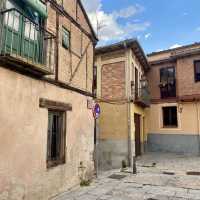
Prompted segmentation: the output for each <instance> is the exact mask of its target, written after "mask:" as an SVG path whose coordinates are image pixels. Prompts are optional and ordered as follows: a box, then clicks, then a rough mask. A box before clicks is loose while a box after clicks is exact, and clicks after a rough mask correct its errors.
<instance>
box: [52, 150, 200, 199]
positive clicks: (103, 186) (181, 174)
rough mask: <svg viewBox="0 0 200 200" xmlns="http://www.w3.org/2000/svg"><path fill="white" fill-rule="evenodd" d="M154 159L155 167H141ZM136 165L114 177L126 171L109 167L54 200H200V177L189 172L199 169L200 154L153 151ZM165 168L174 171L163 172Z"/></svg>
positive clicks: (150, 163)
mask: <svg viewBox="0 0 200 200" xmlns="http://www.w3.org/2000/svg"><path fill="white" fill-rule="evenodd" d="M154 162H155V163H156V166H155V167H142V165H143V166H147V165H149V166H150V165H152V163H154ZM137 166H138V168H137V171H138V173H137V175H133V174H131V173H124V175H126V178H124V179H121V180H114V179H110V178H108V176H110V175H112V174H118V175H123V173H120V170H112V171H108V172H105V173H102V174H101V175H100V176H99V177H98V179H96V180H94V181H93V183H92V184H91V186H89V187H84V188H79V189H77V190H76V191H72V192H70V193H63V194H62V195H61V196H60V197H58V198H56V199H54V200H147V199H149V200H150V199H151V200H200V177H199V176H188V175H186V172H187V171H196V170H197V169H199V166H200V157H189V156H182V155H176V154H161V153H151V154H147V155H144V156H143V157H141V158H140V159H138V160H137ZM128 171H131V169H129V170H128ZM163 171H167V172H169V171H173V172H174V173H175V175H174V176H170V175H164V174H162V172H163Z"/></svg>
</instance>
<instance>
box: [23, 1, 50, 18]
mask: <svg viewBox="0 0 200 200" xmlns="http://www.w3.org/2000/svg"><path fill="white" fill-rule="evenodd" d="M23 1H24V2H25V3H26V4H27V5H28V6H30V7H31V8H32V9H34V10H35V11H36V12H38V14H39V15H40V16H41V17H43V18H47V16H48V14H47V7H46V5H45V4H44V3H42V2H41V1H40V0H23Z"/></svg>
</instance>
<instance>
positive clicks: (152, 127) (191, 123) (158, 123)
mask: <svg viewBox="0 0 200 200" xmlns="http://www.w3.org/2000/svg"><path fill="white" fill-rule="evenodd" d="M163 106H177V107H178V127H177V128H163V122H162V107H163ZM181 110H182V111H181ZM198 119H200V103H199V102H198V103H162V104H152V105H151V107H150V108H149V109H148V111H147V123H148V132H149V133H154V134H185V135H190V134H191V135H196V134H199V130H198V128H199V127H200V120H198Z"/></svg>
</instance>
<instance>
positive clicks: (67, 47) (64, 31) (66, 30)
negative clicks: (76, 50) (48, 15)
mask: <svg viewBox="0 0 200 200" xmlns="http://www.w3.org/2000/svg"><path fill="white" fill-rule="evenodd" d="M66 33H67V34H68V36H69V38H68V40H69V45H68V46H67V45H65V44H64V34H66ZM62 47H63V48H64V49H67V50H69V49H70V47H71V33H70V31H69V30H68V29H67V28H65V27H64V26H62Z"/></svg>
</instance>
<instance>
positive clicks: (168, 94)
mask: <svg viewBox="0 0 200 200" xmlns="http://www.w3.org/2000/svg"><path fill="white" fill-rule="evenodd" d="M169 69H173V73H174V86H173V87H174V90H175V91H174V93H175V94H174V95H172V94H170V90H169V75H168V76H167V83H166V86H165V87H161V83H162V77H161V72H162V70H169ZM168 74H169V71H168ZM163 88H166V90H167V95H166V96H164V95H163V92H162V89H163ZM171 91H172V90H171ZM176 96H177V94H176V67H175V66H168V67H161V68H160V97H161V99H166V98H175V97H176Z"/></svg>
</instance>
